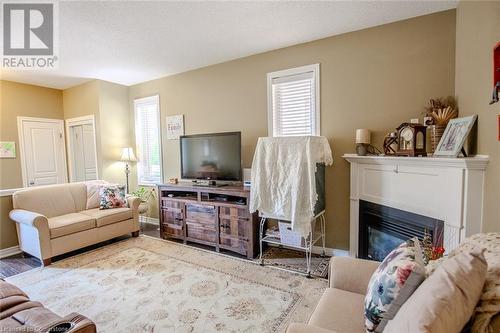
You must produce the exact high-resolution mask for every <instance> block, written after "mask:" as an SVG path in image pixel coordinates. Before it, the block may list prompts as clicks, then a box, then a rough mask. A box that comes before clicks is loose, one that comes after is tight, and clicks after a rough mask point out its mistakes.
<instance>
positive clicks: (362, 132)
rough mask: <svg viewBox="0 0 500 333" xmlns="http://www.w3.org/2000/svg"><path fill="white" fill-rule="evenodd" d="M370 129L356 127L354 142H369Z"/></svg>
mask: <svg viewBox="0 0 500 333" xmlns="http://www.w3.org/2000/svg"><path fill="white" fill-rule="evenodd" d="M370 136H371V133H370V130H367V129H365V128H361V129H357V130H356V143H366V144H369V143H370V141H371V140H370Z"/></svg>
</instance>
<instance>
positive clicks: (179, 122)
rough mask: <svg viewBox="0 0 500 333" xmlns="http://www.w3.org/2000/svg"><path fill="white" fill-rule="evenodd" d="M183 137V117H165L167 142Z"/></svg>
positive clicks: (180, 115) (181, 115)
mask: <svg viewBox="0 0 500 333" xmlns="http://www.w3.org/2000/svg"><path fill="white" fill-rule="evenodd" d="M181 135H184V115H183V114H179V115H176V116H169V117H167V140H176V139H179V137H180V136H181Z"/></svg>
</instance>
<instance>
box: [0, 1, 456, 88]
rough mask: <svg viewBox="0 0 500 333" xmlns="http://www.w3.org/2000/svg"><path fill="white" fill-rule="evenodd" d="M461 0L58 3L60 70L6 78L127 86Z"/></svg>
mask: <svg viewBox="0 0 500 333" xmlns="http://www.w3.org/2000/svg"><path fill="white" fill-rule="evenodd" d="M456 3H457V2H456V1H326V2H325V1H298V2H291V1H272V2H270V1H246V2H233V1H225V2H220V1H219V2H210V1H202V2H192V1H184V2H181V1H178V2H161V1H160V2H158V1H157V2H117V1H106V2H104V1H102V2H93V1H89V2H60V3H59V22H60V28H59V38H60V39H59V49H60V51H59V60H60V62H59V69H58V70H52V71H47V70H45V71H33V70H29V71H27V70H22V71H19V70H18V71H12V70H3V71H2V77H3V79H6V80H11V81H18V82H23V83H30V84H35V85H41V86H46V87H52V88H59V89H65V88H68V87H71V86H74V85H77V84H80V83H82V82H85V81H88V80H89V79H102V80H107V81H111V82H115V83H120V84H124V85H133V84H136V83H140V82H144V81H148V80H152V79H156V78H159V77H162V76H166V75H171V74H175V73H180V72H184V71H187V70H190V69H195V68H199V67H203V66H207V65H211V64H216V63H220V62H224V61H228V60H231V59H235V58H240V57H244V56H248V55H252V54H257V53H261V52H265V51H269V50H273V49H277V48H282V47H285V46H290V45H294V44H298V43H303V42H307V41H311V40H315V39H319V38H323V37H327V36H332V35H336V34H341V33H345V32H349V31H355V30H359V29H364V28H368V27H373V26H377V25H381V24H385V23H389V22H394V21H399V20H403V19H407V18H410V17H415V16H420V15H425V14H430V13H433V12H438V11H443V10H447V9H450V8H455V7H456Z"/></svg>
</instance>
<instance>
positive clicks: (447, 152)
mask: <svg viewBox="0 0 500 333" xmlns="http://www.w3.org/2000/svg"><path fill="white" fill-rule="evenodd" d="M476 119H477V115H473V116H469V117H462V118H455V119H452V120H450V121H449V122H448V125H447V126H446V130H445V131H444V134H443V136H442V138H441V140H440V141H439V144H438V146H437V148H436V151H435V152H434V156H440V157H457V156H458V155H459V154H460V152H461V151H462V150H463V147H464V143H465V140H466V139H467V136H468V135H469V133H470V131H471V129H472V127H473V126H474V123H475V122H476Z"/></svg>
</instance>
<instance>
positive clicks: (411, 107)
mask: <svg viewBox="0 0 500 333" xmlns="http://www.w3.org/2000/svg"><path fill="white" fill-rule="evenodd" d="M314 63H320V64H321V135H323V136H326V137H327V138H328V140H329V141H330V144H331V147H332V149H333V152H334V157H335V165H334V166H333V167H330V168H328V169H327V186H326V201H327V245H328V246H329V247H334V248H342V249H347V248H348V245H349V244H348V239H349V165H348V163H347V162H346V161H344V160H343V159H342V158H341V156H342V155H343V154H345V153H350V152H352V151H353V150H354V144H353V142H354V131H355V129H356V128H370V129H371V130H372V131H374V133H375V135H374V143H375V144H376V145H378V146H381V142H382V139H383V137H384V135H385V134H386V133H387V132H389V131H390V130H392V129H394V128H395V127H396V126H398V125H399V124H400V123H401V122H403V121H408V120H409V119H410V118H415V117H420V118H421V117H422V112H423V108H424V106H425V105H426V104H427V102H428V100H429V99H430V98H432V97H437V96H447V95H453V94H454V85H455V77H454V70H455V11H454V10H452V11H447V12H442V13H437V14H433V15H428V16H423V17H419V18H414V19H410V20H406V21H401V22H397V23H392V24H388V25H384V26H379V27H375V28H371V29H366V30H362V31H357V32H352V33H347V34H343V35H339V36H334V37H330V38H326V39H322V40H317V41H314V42H310V43H306V44H301V45H296V46H292V47H288V48H284V49H280V50H275V51H271V52H267V53H264V54H259V55H255V56H251V57H247V58H242V59H237V60H234V61H230V62H226V63H222V64H218V65H214V66H209V67H205V68H202V69H198V70H194V71H190V72H186V73H182V74H179V75H174V76H169V77H165V78H162V79H158V80H154V81H150V82H146V83H142V84H138V85H135V86H132V87H130V89H129V96H130V103H132V101H133V99H134V98H139V97H144V96H149V95H153V94H160V106H161V126H162V134H163V135H162V140H163V164H164V165H163V168H164V179H168V178H170V177H179V175H180V171H179V168H180V166H179V142H178V141H177V140H166V136H165V134H164V133H165V117H166V116H167V115H175V114H184V115H185V130H186V134H195V133H210V132H221V131H241V132H242V145H243V164H244V166H245V167H249V166H250V165H251V162H252V157H253V152H254V148H255V144H256V142H257V138H258V137H260V136H266V135H267V104H266V101H267V97H266V96H267V95H266V94H267V92H266V73H268V72H271V71H276V70H280V69H286V68H291V67H296V66H301V65H307V64H314ZM135 177H136V176H135V175H134V177H133V178H134V179H135Z"/></svg>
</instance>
